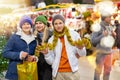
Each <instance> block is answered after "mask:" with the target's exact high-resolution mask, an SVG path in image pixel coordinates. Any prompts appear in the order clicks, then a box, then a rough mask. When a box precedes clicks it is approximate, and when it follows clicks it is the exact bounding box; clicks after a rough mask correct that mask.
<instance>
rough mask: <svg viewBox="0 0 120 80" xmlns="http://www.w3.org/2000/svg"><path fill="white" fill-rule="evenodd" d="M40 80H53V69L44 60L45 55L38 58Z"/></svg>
mask: <svg viewBox="0 0 120 80" xmlns="http://www.w3.org/2000/svg"><path fill="white" fill-rule="evenodd" d="M38 58H39V61H38V63H37V65H38V80H52V68H51V65H49V64H47V62H46V61H45V59H44V55H43V54H40V56H39V57H38Z"/></svg>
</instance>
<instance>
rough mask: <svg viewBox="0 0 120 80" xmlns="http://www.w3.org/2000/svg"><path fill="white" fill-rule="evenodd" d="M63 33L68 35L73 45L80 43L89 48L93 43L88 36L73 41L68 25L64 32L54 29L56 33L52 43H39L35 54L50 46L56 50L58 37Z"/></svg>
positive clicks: (79, 44)
mask: <svg viewBox="0 0 120 80" xmlns="http://www.w3.org/2000/svg"><path fill="white" fill-rule="evenodd" d="M63 35H66V36H67V39H68V42H69V43H70V44H71V45H73V46H75V45H78V46H85V47H86V48H87V49H90V48H91V43H90V41H89V40H88V39H87V38H83V39H82V40H80V39H79V40H77V41H73V40H72V38H71V36H70V34H69V31H68V29H67V27H65V28H64V30H63V32H61V33H58V32H57V31H54V33H53V36H54V39H53V42H52V43H48V44H47V43H43V44H42V45H38V46H37V47H36V49H35V55H36V56H39V52H40V51H42V50H45V49H46V47H48V48H49V49H50V50H54V48H55V46H56V45H57V41H58V37H62V36H63Z"/></svg>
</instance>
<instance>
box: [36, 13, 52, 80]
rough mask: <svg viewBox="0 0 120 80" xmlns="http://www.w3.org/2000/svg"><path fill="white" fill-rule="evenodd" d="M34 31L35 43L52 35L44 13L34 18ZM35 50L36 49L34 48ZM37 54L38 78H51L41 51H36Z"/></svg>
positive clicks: (50, 70)
mask: <svg viewBox="0 0 120 80" xmlns="http://www.w3.org/2000/svg"><path fill="white" fill-rule="evenodd" d="M35 32H36V36H37V38H36V40H37V42H38V43H37V45H42V44H43V43H44V42H45V43H47V41H48V39H49V38H50V37H51V36H52V31H50V30H49V28H48V26H47V19H46V17H45V16H44V15H40V16H38V17H36V19H35ZM36 50H37V49H36ZM36 55H37V56H38V59H39V60H38V63H37V64H38V80H52V68H51V65H49V64H48V63H47V62H46V61H45V58H44V55H43V54H42V53H37V54H36Z"/></svg>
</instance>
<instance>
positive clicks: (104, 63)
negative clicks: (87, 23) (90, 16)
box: [91, 12, 116, 80]
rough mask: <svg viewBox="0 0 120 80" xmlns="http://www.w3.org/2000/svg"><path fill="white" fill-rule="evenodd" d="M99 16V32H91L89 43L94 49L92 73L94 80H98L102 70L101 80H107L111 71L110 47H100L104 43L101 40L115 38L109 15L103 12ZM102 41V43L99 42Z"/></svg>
mask: <svg viewBox="0 0 120 80" xmlns="http://www.w3.org/2000/svg"><path fill="white" fill-rule="evenodd" d="M104 13H106V15H105V14H101V22H100V26H101V29H100V31H97V32H92V35H91V43H92V44H93V45H95V47H96V68H95V72H94V80H100V75H101V73H102V69H103V67H104V70H103V80H109V76H110V71H111V66H112V65H111V64H112V62H111V53H112V52H111V51H112V47H111V46H110V47H109V46H108V45H109V43H108V44H107V45H102V44H101V43H102V42H104V41H102V39H103V38H104V37H107V36H112V37H115V35H116V34H115V32H114V31H113V30H112V26H110V24H111V14H110V13H108V12H104ZM101 41H102V42H101Z"/></svg>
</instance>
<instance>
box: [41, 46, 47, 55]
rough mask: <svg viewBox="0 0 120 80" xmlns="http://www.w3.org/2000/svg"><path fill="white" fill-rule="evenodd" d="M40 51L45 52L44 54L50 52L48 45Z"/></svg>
mask: <svg viewBox="0 0 120 80" xmlns="http://www.w3.org/2000/svg"><path fill="white" fill-rule="evenodd" d="M40 52H41V53H43V54H47V53H48V47H47V48H45V49H44V50H41V51H40Z"/></svg>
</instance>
